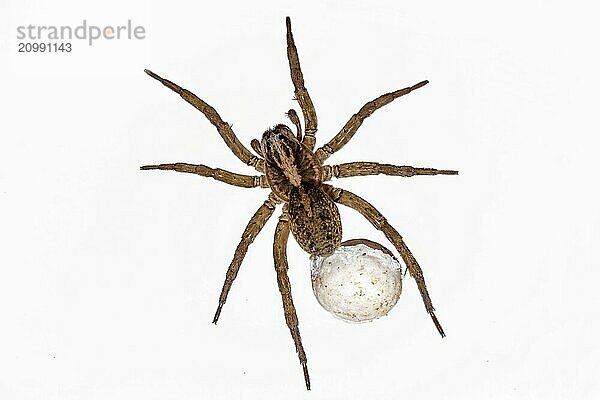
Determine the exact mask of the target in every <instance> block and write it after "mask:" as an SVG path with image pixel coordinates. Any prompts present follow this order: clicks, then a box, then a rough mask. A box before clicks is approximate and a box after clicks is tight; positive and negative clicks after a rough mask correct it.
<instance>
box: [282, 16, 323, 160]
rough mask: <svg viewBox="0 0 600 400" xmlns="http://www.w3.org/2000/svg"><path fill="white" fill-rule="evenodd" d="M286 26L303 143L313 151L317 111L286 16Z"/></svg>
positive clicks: (291, 73)
mask: <svg viewBox="0 0 600 400" xmlns="http://www.w3.org/2000/svg"><path fill="white" fill-rule="evenodd" d="M285 26H286V29H287V35H286V38H287V56H288V61H289V64H290V75H291V77H292V83H293V84H294V95H295V96H296V100H298V104H300V108H301V109H302V115H303V116H304V139H303V143H304V144H305V145H306V146H307V147H308V148H309V149H310V151H312V150H313V149H314V148H315V140H316V139H315V133H316V132H317V112H316V111H315V106H314V105H313V103H312V100H311V99H310V95H309V94H308V90H307V89H306V87H305V86H304V76H303V75H302V69H300V59H299V58H298V49H297V48H296V44H295V43H294V35H292V21H291V20H290V17H286V19H285Z"/></svg>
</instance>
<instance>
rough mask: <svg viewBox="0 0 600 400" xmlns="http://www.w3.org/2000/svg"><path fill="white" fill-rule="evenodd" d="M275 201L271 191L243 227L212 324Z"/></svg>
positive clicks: (214, 322)
mask: <svg viewBox="0 0 600 400" xmlns="http://www.w3.org/2000/svg"><path fill="white" fill-rule="evenodd" d="M277 203H279V201H278V200H277V199H276V198H275V195H274V194H273V193H271V194H269V198H267V200H265V202H264V203H263V205H261V206H260V207H259V209H258V210H256V212H255V213H254V215H253V216H252V218H251V219H250V221H249V222H248V225H247V226H246V229H244V233H243V234H242V240H241V241H240V243H239V244H238V245H237V247H236V249H235V253H234V255H233V260H231V264H229V268H228V269H227V273H226V274H225V282H224V283H223V288H222V289H221V295H220V296H219V305H218V306H217V311H216V312H215V316H214V318H213V324H216V323H217V321H218V320H219V316H220V315H221V310H222V308H223V305H224V304H225V302H226V301H227V295H228V294H229V289H231V285H232V284H233V281H234V280H235V278H236V276H237V274H238V272H239V270H240V266H241V265H242V261H243V260H244V257H245V256H246V252H247V251H248V247H249V246H250V244H251V243H252V242H253V241H254V239H256V236H258V234H259V233H260V231H261V230H262V228H263V227H264V226H265V224H266V223H267V221H268V220H269V218H271V215H273V211H275V207H276V206H277Z"/></svg>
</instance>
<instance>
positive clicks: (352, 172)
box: [322, 161, 458, 181]
mask: <svg viewBox="0 0 600 400" xmlns="http://www.w3.org/2000/svg"><path fill="white" fill-rule="evenodd" d="M322 169H323V177H324V179H323V180H325V181H328V180H330V179H332V178H350V177H353V176H367V175H379V174H383V175H391V176H404V177H409V176H415V175H458V171H454V170H449V169H435V168H417V167H409V166H407V165H392V164H380V163H376V162H362V161H359V162H351V163H344V164H339V165H325V166H323V167H322Z"/></svg>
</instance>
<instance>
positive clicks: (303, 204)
mask: <svg viewBox="0 0 600 400" xmlns="http://www.w3.org/2000/svg"><path fill="white" fill-rule="evenodd" d="M288 212H289V216H290V230H291V231H292V234H293V235H294V238H295V239H296V242H298V244H299V245H300V247H301V248H302V249H303V250H304V251H306V252H307V253H309V254H312V255H317V256H325V255H329V254H331V253H333V251H334V250H335V249H337V248H338V247H339V245H340V243H341V241H342V222H341V220H340V213H339V211H338V209H337V206H336V205H335V203H334V202H333V200H331V198H329V196H327V194H325V193H324V192H323V191H322V190H321V188H319V187H317V186H312V185H302V186H300V187H294V188H292V190H291V191H290V195H289V211H288Z"/></svg>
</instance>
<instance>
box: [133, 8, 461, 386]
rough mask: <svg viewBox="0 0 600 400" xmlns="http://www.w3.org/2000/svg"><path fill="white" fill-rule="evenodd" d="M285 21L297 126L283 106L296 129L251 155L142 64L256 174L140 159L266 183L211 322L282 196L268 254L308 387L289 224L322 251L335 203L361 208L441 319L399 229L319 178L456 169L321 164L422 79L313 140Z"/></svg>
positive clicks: (330, 234)
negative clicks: (323, 139)
mask: <svg viewBox="0 0 600 400" xmlns="http://www.w3.org/2000/svg"><path fill="white" fill-rule="evenodd" d="M286 28H287V56H288V61H289V66H290V73H291V78H292V82H293V84H294V93H295V99H296V100H297V101H298V103H299V104H300V108H301V109H302V115H303V117H304V132H303V131H302V127H301V123H300V119H299V118H298V115H297V114H296V112H295V111H294V110H289V111H288V112H287V116H288V118H289V119H290V120H291V122H292V123H293V125H294V127H295V131H296V132H295V134H294V132H292V130H291V129H290V128H289V127H287V126H286V125H283V124H279V125H276V126H275V127H273V128H271V129H268V130H267V131H266V132H265V133H263V135H262V140H261V141H258V140H257V139H254V140H252V141H251V147H252V149H253V150H254V151H255V153H256V155H255V154H253V153H251V152H250V151H249V150H248V149H247V148H246V147H244V145H243V144H242V143H241V142H240V141H239V139H238V138H237V137H236V136H235V134H234V133H233V130H232V128H231V125H229V124H228V123H226V122H224V121H223V120H222V119H221V117H220V116H219V114H218V113H217V111H216V110H215V109H214V108H213V107H211V106H210V105H209V104H207V103H206V102H205V101H204V100H202V99H200V98H198V97H197V96H196V95H195V94H193V93H192V92H190V91H189V90H187V89H183V88H182V87H180V86H178V85H177V84H175V83H173V82H171V81H169V80H167V79H164V78H161V77H160V76H158V75H157V74H155V73H153V72H151V71H149V70H145V72H146V73H147V74H148V75H150V76H151V77H152V78H154V79H156V80H158V81H159V82H161V83H162V84H163V85H165V86H166V87H168V88H169V89H171V90H173V91H174V92H176V93H178V94H179V95H180V96H181V97H182V98H183V99H184V100H185V101H187V102H188V103H190V104H191V105H193V106H194V107H196V108H197V109H198V110H199V111H201V112H202V113H203V114H204V115H205V116H206V118H208V120H209V121H210V122H211V123H212V124H213V125H214V126H215V128H217V131H218V132H219V134H220V135H221V137H222V138H223V140H224V141H225V143H226V144H227V146H228V147H229V148H230V149H231V151H232V152H233V154H235V155H236V156H237V157H238V158H239V159H240V160H241V161H242V162H243V163H244V164H246V165H248V166H251V167H254V168H255V169H256V170H257V171H258V172H260V173H261V175H258V176H249V175H241V174H237V173H233V172H229V171H225V170H222V169H220V168H210V167H207V166H205V165H195V164H187V163H174V164H160V165H146V166H143V167H141V169H142V170H154V169H160V170H173V171H178V172H185V173H191V174H197V175H200V176H205V177H210V178H213V179H216V180H218V181H221V182H225V183H228V184H230V185H234V186H239V187H243V188H255V187H261V188H267V189H270V190H271V192H270V193H269V196H268V198H267V200H266V201H265V202H264V204H263V205H261V206H260V208H259V209H258V210H257V211H256V212H255V213H254V215H253V216H252V218H251V219H250V222H248V225H247V226H246V229H245V230H244V233H243V234H242V240H241V242H240V243H239V244H238V246H237V248H236V249H235V254H234V256H233V260H232V261H231V264H230V265H229V268H228V270H227V274H226V276H225V283H224V284H223V289H222V290H221V295H220V297H219V305H218V307H217V310H216V313H215V316H214V318H213V323H215V324H216V323H217V321H218V319H219V316H220V315H221V310H222V308H223V305H224V304H225V301H226V300H227V294H228V293H229V290H230V288H231V285H232V283H233V281H234V280H235V278H236V276H237V274H238V271H239V269H240V266H241V264H242V260H243V259H244V256H245V255H246V252H247V250H248V246H250V244H251V243H252V242H253V241H254V239H255V238H256V236H257V235H258V233H259V232H260V231H261V229H262V228H263V226H264V225H265V223H266V222H267V220H268V219H269V218H270V217H271V215H273V212H274V211H275V207H276V206H277V205H278V204H280V203H283V212H282V214H281V216H280V217H279V222H278V223H277V227H276V229H275V239H274V245H273V258H274V260H275V271H276V274H277V284H278V285H279V291H280V292H281V299H282V301H283V310H284V313H285V321H286V323H287V326H288V328H289V330H290V332H291V335H292V338H293V340H294V344H295V347H296V352H297V354H298V358H299V359H300V364H301V365H302V369H303V373H304V380H305V383H306V388H307V389H308V390H310V379H309V375H308V368H307V365H306V354H305V352H304V348H303V347H302V341H301V338H300V331H299V330H298V317H297V316H296V309H295V307H294V303H293V301H292V294H291V285H290V281H289V279H288V275H287V269H288V262H287V255H286V245H287V240H288V236H289V233H290V231H291V232H292V234H293V236H294V238H295V239H296V241H297V242H298V244H299V245H300V247H301V248H302V249H303V250H304V251H306V252H308V253H309V254H311V255H317V256H324V255H328V254H331V253H332V252H333V251H334V250H335V249H336V248H337V247H338V246H339V245H340V242H341V238H342V225H341V221H340V214H339V211H338V209H337V206H336V203H339V204H343V205H345V206H348V207H350V208H353V209H355V210H356V211H358V212H359V213H361V214H362V215H363V216H364V217H365V218H366V219H367V220H368V221H369V222H370V223H371V224H373V226H374V227H375V228H376V229H378V230H380V231H381V232H383V234H384V235H385V236H386V237H387V239H388V240H389V241H390V242H391V243H392V244H393V245H394V247H395V248H396V249H397V250H398V252H399V253H400V256H401V257H402V259H403V261H404V263H405V264H406V267H407V269H408V271H409V272H410V275H411V276H412V277H413V278H414V279H415V281H416V283H417V287H418V288H419V292H420V293H421V297H422V298H423V303H424V304H425V309H426V310H427V313H429V315H430V316H431V319H432V320H433V323H434V324H435V326H436V328H437V330H438V332H439V333H440V335H442V337H444V336H445V334H444V331H443V329H442V326H441V325H440V323H439V321H438V319H437V318H436V316H435V313H434V311H435V310H434V308H433V305H432V303H431V299H430V297H429V293H428V292H427V287H426V286H425V280H424V278H423V271H422V270H421V267H420V266H419V264H418V263H417V260H416V259H415V258H414V256H413V255H412V253H411V251H410V250H409V249H408V247H407V246H406V244H405V243H404V240H403V239H402V236H400V234H399V233H398V232H397V231H396V229H395V228H394V227H392V226H391V225H390V224H389V223H388V222H387V220H386V219H385V217H384V216H383V215H382V214H381V213H380V212H379V211H377V209H375V207H373V206H372V205H371V204H370V203H368V202H367V201H366V200H364V199H362V198H361V197H359V196H357V195H356V194H354V193H351V192H349V191H347V190H342V189H338V188H334V187H333V186H330V185H328V184H325V183H324V182H326V181H329V180H331V179H332V178H334V177H335V178H348V177H352V176H365V175H377V174H384V175H393V176H404V177H409V176H415V175H438V174H443V175H456V174H458V172H457V171H452V170H437V169H433V168H415V167H409V166H397V165H390V164H380V163H376V162H351V163H344V164H339V165H324V162H325V160H327V158H328V157H329V156H331V155H332V154H333V153H335V152H336V151H338V150H339V149H341V148H342V146H344V145H345V144H346V143H348V141H350V139H352V137H353V136H354V134H355V133H356V131H357V130H358V128H359V127H360V125H361V124H362V123H363V121H364V120H365V119H366V118H367V117H368V116H370V115H371V114H372V113H373V112H375V110H377V109H379V108H381V107H383V106H384V105H386V104H388V103H390V102H392V101H393V100H395V99H397V98H398V97H400V96H404V95H405V94H408V93H410V92H412V91H413V90H416V89H419V88H421V87H423V86H425V85H426V84H427V83H428V81H422V82H419V83H417V84H416V85H413V86H410V87H407V88H404V89H400V90H396V91H394V92H390V93H386V94H384V95H381V96H379V97H377V98H376V99H374V100H372V101H369V102H368V103H366V104H365V105H364V106H363V107H362V108H361V109H360V110H359V111H358V112H357V113H356V114H354V115H353V116H352V117H350V119H349V120H348V122H347V123H346V125H344V127H343V128H342V129H341V130H340V131H339V133H338V134H337V135H335V136H334V137H333V139H331V140H330V141H329V142H328V143H327V144H325V145H323V146H322V147H319V148H318V149H317V150H314V148H315V139H316V138H315V134H316V132H317V114H316V112H315V108H314V106H313V103H312V100H311V99H310V96H309V94H308V90H307V89H306V87H305V86H304V77H303V75H302V71H301V69H300V62H299V59H298V52H297V50H296V45H295V44H294V37H293V36H292V29H291V21H290V18H289V17H288V18H286Z"/></svg>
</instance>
